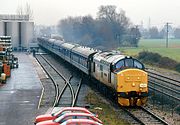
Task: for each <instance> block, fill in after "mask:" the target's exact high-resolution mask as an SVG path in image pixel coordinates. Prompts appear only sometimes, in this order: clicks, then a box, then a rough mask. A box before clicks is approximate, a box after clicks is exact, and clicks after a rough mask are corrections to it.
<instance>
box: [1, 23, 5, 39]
mask: <svg viewBox="0 0 180 125" xmlns="http://www.w3.org/2000/svg"><path fill="white" fill-rule="evenodd" d="M4 35H5V34H4V22H2V21H0V36H4Z"/></svg>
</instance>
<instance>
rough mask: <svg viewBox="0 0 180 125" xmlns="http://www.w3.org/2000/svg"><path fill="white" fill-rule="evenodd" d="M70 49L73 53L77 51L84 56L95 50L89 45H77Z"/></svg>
mask: <svg viewBox="0 0 180 125" xmlns="http://www.w3.org/2000/svg"><path fill="white" fill-rule="evenodd" d="M72 51H73V52H75V53H78V54H80V55H82V56H85V57H86V58H87V57H88V56H89V55H90V54H93V53H95V52H97V51H96V50H94V49H93V48H89V47H85V46H77V47H75V48H73V49H72Z"/></svg>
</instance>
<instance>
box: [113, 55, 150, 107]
mask: <svg viewBox="0 0 180 125" xmlns="http://www.w3.org/2000/svg"><path fill="white" fill-rule="evenodd" d="M112 72H114V74H116V80H115V81H116V90H117V95H118V103H119V104H120V105H122V106H141V105H143V104H145V103H146V101H147V96H148V81H147V73H146V72H145V71H144V65H143V64H142V63H141V62H139V61H138V60H136V59H133V58H132V57H126V58H124V59H121V60H119V61H118V62H117V63H116V64H114V65H113V66H112Z"/></svg>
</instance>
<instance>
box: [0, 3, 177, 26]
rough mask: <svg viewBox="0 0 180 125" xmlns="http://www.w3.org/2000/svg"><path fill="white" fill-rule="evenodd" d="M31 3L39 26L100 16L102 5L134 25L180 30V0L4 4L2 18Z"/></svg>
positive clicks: (0, 12)
mask: <svg viewBox="0 0 180 125" xmlns="http://www.w3.org/2000/svg"><path fill="white" fill-rule="evenodd" d="M26 2H28V3H29V4H30V6H31V8H32V10H33V16H34V21H35V23H36V24H42V25H56V24H57V23H58V20H60V19H62V18H65V17H68V16H84V15H88V14H90V15H93V16H94V17H95V16H96V12H97V11H98V7H99V6H100V5H116V6H117V7H118V8H119V9H120V8H121V9H123V10H124V11H126V15H127V16H128V17H129V18H130V20H131V22H132V23H134V24H137V25H139V24H141V22H142V21H143V24H144V26H145V27H147V25H148V20H149V17H150V19H151V26H154V25H158V26H159V27H160V26H163V25H164V24H165V23H166V22H171V23H173V25H174V26H180V16H179V13H180V1H179V0H0V6H1V7H0V14H15V13H16V10H17V7H18V6H25V4H26Z"/></svg>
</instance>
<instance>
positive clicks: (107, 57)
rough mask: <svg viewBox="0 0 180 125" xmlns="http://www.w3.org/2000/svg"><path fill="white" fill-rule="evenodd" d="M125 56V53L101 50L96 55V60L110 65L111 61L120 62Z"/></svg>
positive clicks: (113, 62)
mask: <svg viewBox="0 0 180 125" xmlns="http://www.w3.org/2000/svg"><path fill="white" fill-rule="evenodd" d="M125 57H126V56H125V55H122V54H120V53H119V52H113V51H106V52H100V53H97V54H95V55H94V59H95V60H97V61H99V62H102V63H104V64H107V65H110V64H111V63H112V64H115V63H116V62H118V61H119V60H121V59H124V58H125Z"/></svg>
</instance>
